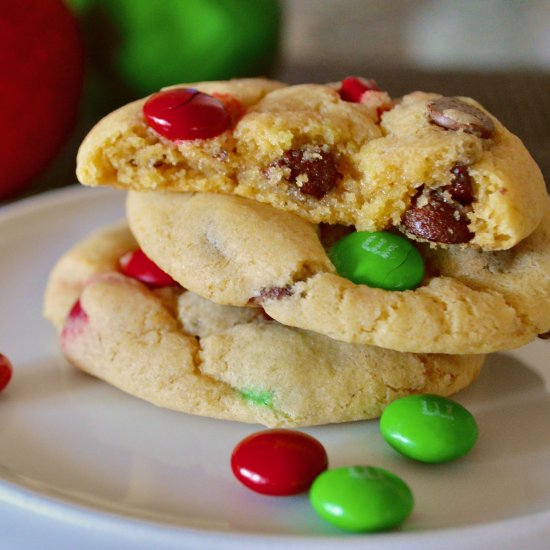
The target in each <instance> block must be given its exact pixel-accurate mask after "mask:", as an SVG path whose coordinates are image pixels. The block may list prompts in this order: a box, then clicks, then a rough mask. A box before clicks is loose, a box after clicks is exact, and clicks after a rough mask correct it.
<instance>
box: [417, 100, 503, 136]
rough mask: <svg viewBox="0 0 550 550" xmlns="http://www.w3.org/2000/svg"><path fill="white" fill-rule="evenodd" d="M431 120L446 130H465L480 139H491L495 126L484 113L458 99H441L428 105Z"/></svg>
mask: <svg viewBox="0 0 550 550" xmlns="http://www.w3.org/2000/svg"><path fill="white" fill-rule="evenodd" d="M427 110H428V117H429V118H430V120H431V121H432V122H433V123H434V124H437V125H438V126H441V127H442V128H445V129H446V130H464V131H465V132H467V133H468V134H473V135H475V136H478V137H480V138H484V139H487V138H490V137H491V136H492V135H493V133H494V131H495V125H494V123H493V121H492V120H491V118H490V117H489V116H488V115H486V114H485V113H484V112H483V111H481V110H480V109H478V108H477V107H474V106H473V105H470V104H469V103H466V102H464V101H462V100H460V99H458V98H457V97H441V98H439V99H437V100H435V101H433V102H432V103H429V104H428V107H427Z"/></svg>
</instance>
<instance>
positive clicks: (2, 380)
mask: <svg viewBox="0 0 550 550" xmlns="http://www.w3.org/2000/svg"><path fill="white" fill-rule="evenodd" d="M12 374H13V368H12V366H11V363H10V361H9V359H8V358H7V357H6V356H5V355H3V354H2V353H0V391H2V390H3V389H4V388H5V387H6V386H7V385H8V383H9V381H10V380H11V376H12Z"/></svg>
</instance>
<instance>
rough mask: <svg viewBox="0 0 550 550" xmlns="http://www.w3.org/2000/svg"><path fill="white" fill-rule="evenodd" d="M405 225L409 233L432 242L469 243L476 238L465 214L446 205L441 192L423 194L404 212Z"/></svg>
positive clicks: (447, 203) (455, 207)
mask: <svg viewBox="0 0 550 550" xmlns="http://www.w3.org/2000/svg"><path fill="white" fill-rule="evenodd" d="M402 224H403V226H404V227H405V229H406V231H407V232H408V233H410V234H412V235H416V236H417V237H420V238H422V239H426V240H427V241H430V242H437V243H445V244H457V243H467V242H468V241H470V240H471V239H472V237H473V236H474V235H473V234H472V233H471V232H470V230H469V229H468V224H469V221H468V218H467V217H466V215H465V212H464V210H463V209H462V208H460V205H455V204H452V203H450V202H447V201H446V200H445V199H444V197H443V196H442V194H441V192H439V191H438V190H432V191H430V192H428V193H424V192H420V193H419V194H418V195H417V196H416V197H415V199H414V200H413V204H412V206H411V207H410V208H409V209H408V210H407V211H406V212H405V215H404V217H403V219H402Z"/></svg>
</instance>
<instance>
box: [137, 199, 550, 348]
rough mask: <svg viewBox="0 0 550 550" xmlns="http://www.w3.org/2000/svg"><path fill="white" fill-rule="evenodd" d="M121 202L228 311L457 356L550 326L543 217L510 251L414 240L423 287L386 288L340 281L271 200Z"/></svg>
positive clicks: (549, 241)
mask: <svg viewBox="0 0 550 550" xmlns="http://www.w3.org/2000/svg"><path fill="white" fill-rule="evenodd" d="M544 202H545V207H546V208H549V207H550V203H549V201H548V199H545V201H544ZM126 206H127V207H126V213H127V217H128V221H129V224H130V227H131V228H132V232H133V234H134V235H135V237H136V239H137V240H138V242H139V243H140V246H141V247H142V248H143V249H144V250H145V252H146V253H147V254H148V255H149V256H150V257H151V258H152V259H153V260H154V261H155V263H157V265H159V266H160V267H161V268H162V269H164V270H165V271H166V272H167V273H169V274H170V275H172V277H174V279H175V280H177V281H178V282H179V283H180V284H182V285H183V286H185V287H186V288H188V289H189V290H191V291H193V292H196V293H197V294H200V295H201V296H203V297H205V298H207V299H209V300H213V301H215V302H217V303H221V304H225V305H232V306H244V305H247V304H249V303H256V304H260V305H261V306H262V307H263V308H264V309H265V311H266V313H267V314H268V315H269V316H270V317H272V318H273V319H276V320H277V321H279V322H280V323H283V324H284V325H287V326H292V327H298V328H302V329H305V330H312V331H315V332H318V333H321V334H324V335H326V336H330V337H331V338H335V339H338V340H342V341H345V342H352V343H359V344H368V345H375V346H381V347H383V348H388V349H394V350H398V351H402V352H413V353H459V354H461V353H489V352H493V351H501V350H505V349H512V348H515V347H519V346H522V345H524V344H526V343H528V342H530V341H531V340H533V339H534V338H535V337H536V335H537V334H540V333H543V332H546V331H547V330H548V329H550V308H548V306H547V304H548V303H549V302H550V277H549V273H550V216H546V217H545V219H544V220H543V222H542V223H541V225H540V226H539V227H538V228H537V229H536V230H535V231H534V232H533V233H532V234H531V235H530V236H529V237H528V238H526V239H524V240H523V241H522V242H520V243H519V244H518V245H516V246H515V247H513V248H512V249H510V250H500V251H481V250H479V249H476V248H473V247H463V246H461V245H452V246H449V247H447V248H441V247H432V246H430V245H429V244H426V243H415V245H416V247H417V248H418V249H419V251H420V252H421V255H422V256H423V258H424V261H425V264H426V273H427V274H426V275H425V277H424V280H423V281H422V284H421V285H420V286H419V287H418V288H416V289H414V290H405V291H387V290H384V289H381V288H372V287H369V286H366V285H362V284H355V283H353V282H352V281H350V280H349V279H345V278H344V277H341V276H339V275H338V274H337V273H336V272H335V268H334V266H333V265H332V263H331V262H330V260H329V258H328V256H327V253H326V252H325V250H324V248H323V243H322V241H321V238H322V236H323V234H326V233H327V231H326V228H325V230H324V231H323V232H321V231H319V230H318V228H317V227H316V226H314V225H312V224H310V223H308V222H306V221H305V220H303V219H301V218H300V217H298V216H296V215H293V214H291V213H289V212H284V211H282V210H278V209H276V208H273V207H271V206H269V205H265V204H261V203H258V202H256V201H251V200H249V199H245V198H242V197H236V196H230V195H220V194H202V193H195V194H193V195H190V194H184V193H167V192H164V193H162V192H158V191H156V192H130V193H128V200H127V205H126ZM547 211H548V212H550V210H547ZM338 229H339V228H336V230H338ZM320 237H321V238H320Z"/></svg>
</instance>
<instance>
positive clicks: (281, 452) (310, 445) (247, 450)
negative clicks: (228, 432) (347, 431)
mask: <svg viewBox="0 0 550 550" xmlns="http://www.w3.org/2000/svg"><path fill="white" fill-rule="evenodd" d="M327 466H328V458H327V453H326V451H325V448H324V447H323V445H321V443H320V442H319V441H317V439H315V438H314V437H312V436H310V435H308V434H306V433H303V432H299V431H295V430H282V429H280V430H264V431H261V432H257V433H254V434H252V435H250V436H248V437H247V438H245V439H243V440H242V441H241V442H240V443H239V444H238V445H237V446H236V447H235V449H234V451H233V454H232V455H231V469H232V470H233V473H234V475H235V477H236V478H237V479H238V480H239V481H240V482H241V483H242V484H243V485H245V486H246V487H248V488H249V489H252V490H253V491H256V492H257V493H262V494H264V495H273V496H284V495H295V494H298V493H302V492H304V491H307V490H308V489H309V487H310V486H311V484H312V482H313V480H314V479H315V478H316V477H317V476H318V475H319V474H320V473H321V472H323V471H324V470H326V469H327Z"/></svg>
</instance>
